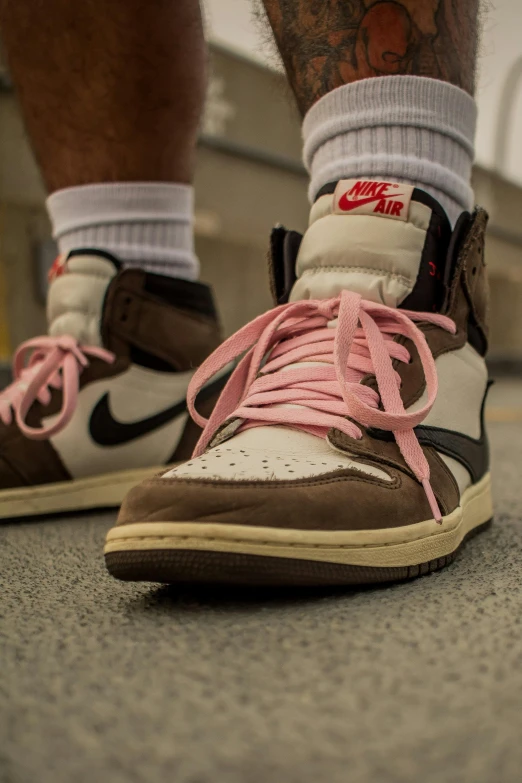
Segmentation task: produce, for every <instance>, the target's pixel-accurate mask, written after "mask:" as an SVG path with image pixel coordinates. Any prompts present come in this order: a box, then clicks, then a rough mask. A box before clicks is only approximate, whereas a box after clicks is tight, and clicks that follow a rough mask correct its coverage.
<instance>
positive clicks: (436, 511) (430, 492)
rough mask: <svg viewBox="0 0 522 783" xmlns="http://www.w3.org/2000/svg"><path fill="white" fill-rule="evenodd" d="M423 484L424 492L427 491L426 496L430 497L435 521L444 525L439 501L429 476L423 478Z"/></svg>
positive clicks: (429, 501) (429, 500)
mask: <svg viewBox="0 0 522 783" xmlns="http://www.w3.org/2000/svg"><path fill="white" fill-rule="evenodd" d="M422 486H423V487H424V492H425V493H426V497H427V498H428V503H429V504H430V508H431V511H432V514H433V518H434V519H435V522H436V523H437V524H438V525H442V514H441V513H440V508H439V504H438V503H437V499H436V497H435V493H434V492H433V489H432V487H431V484H430V480H429V479H428V478H425V479H422Z"/></svg>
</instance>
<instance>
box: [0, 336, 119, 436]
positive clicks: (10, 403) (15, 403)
mask: <svg viewBox="0 0 522 783" xmlns="http://www.w3.org/2000/svg"><path fill="white" fill-rule="evenodd" d="M89 357H91V358H97V359H102V360H103V361H104V362H108V363H109V364H112V363H113V362H114V360H115V358H116V357H115V356H114V354H112V353H110V351H106V350H105V349H104V348H98V347H96V346H84V345H79V344H78V343H77V341H76V340H75V339H74V338H72V337H67V336H65V337H36V338H34V339H33V340H27V341H26V342H25V343H22V345H20V347H19V348H18V350H17V351H16V353H15V355H14V359H13V378H14V380H13V383H11V384H10V385H9V386H8V387H7V388H6V389H4V390H3V392H2V393H1V394H0V420H1V421H3V423H4V424H7V425H9V424H10V423H11V421H12V419H13V415H14V417H15V420H16V423H17V425H18V428H19V429H20V431H21V432H22V433H23V434H24V435H25V436H26V437H27V438H32V439H33V440H44V439H46V438H50V437H51V436H52V435H55V434H56V433H57V432H59V431H60V430H62V429H63V428H64V427H65V426H66V425H67V424H68V423H69V421H70V420H71V417H72V415H73V413H74V410H75V408H76V402H77V399H78V388H79V377H80V373H81V371H82V370H83V368H84V367H86V366H87V365H88V364H89ZM51 389H63V400H62V407H61V410H60V411H59V413H58V414H57V417H56V419H55V420H54V421H53V423H52V424H48V425H45V426H42V427H31V426H30V425H29V424H27V421H26V416H27V413H28V412H29V409H30V408H31V406H32V405H33V403H34V402H36V400H38V401H39V402H41V403H42V404H43V405H48V404H49V402H50V400H51Z"/></svg>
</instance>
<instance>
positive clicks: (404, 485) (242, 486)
mask: <svg viewBox="0 0 522 783" xmlns="http://www.w3.org/2000/svg"><path fill="white" fill-rule="evenodd" d="M387 472H388V473H389V474H390V476H391V477H392V481H390V482H386V481H382V480H380V479H377V478H373V477H370V476H366V475H365V474H363V473H361V472H359V471H355V470H344V471H339V472H337V473H332V474H329V475H325V476H321V477H319V478H317V479H315V480H309V479H308V480H302V481H278V482H276V481H252V482H249V481H245V482H243V481H237V482H224V481H211V480H206V481H194V480H181V479H164V478H161V477H155V478H153V479H149V480H148V481H144V482H143V483H142V484H140V485H139V486H137V487H135V488H134V489H132V490H131V491H130V492H129V494H128V495H127V497H126V498H125V500H124V502H123V505H122V508H121V510H120V515H119V517H118V524H119V525H125V524H130V523H135V522H201V523H211V522H213V523H219V524H230V525H253V526H256V527H281V528H291V529H298V530H338V531H339V530H378V529H382V528H389V527H400V526H402V525H410V524H413V523H415V522H421V521H422V520H425V519H430V518H431V517H432V513H431V510H430V507H429V505H428V501H427V500H426V495H425V493H424V490H423V488H422V486H421V485H420V484H418V482H417V481H415V480H414V479H411V478H410V477H409V476H408V475H406V474H405V473H403V472H402V471H399V470H395V469H393V468H389V469H388V471H387Z"/></svg>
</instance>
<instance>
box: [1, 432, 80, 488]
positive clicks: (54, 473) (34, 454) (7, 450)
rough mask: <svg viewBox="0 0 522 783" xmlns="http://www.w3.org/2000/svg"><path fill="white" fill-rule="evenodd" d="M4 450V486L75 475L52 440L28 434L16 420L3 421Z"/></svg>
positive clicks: (25, 484)
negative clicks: (68, 469) (27, 435)
mask: <svg viewBox="0 0 522 783" xmlns="http://www.w3.org/2000/svg"><path fill="white" fill-rule="evenodd" d="M0 453H1V459H0V489H10V488H13V487H23V486H31V485H33V484H50V483H53V482H56V481H67V480H68V479H70V478H71V477H70V475H69V473H68V471H67V470H66V468H65V467H64V465H63V464H62V461H61V460H60V457H59V456H58V454H57V453H56V451H55V450H54V448H53V446H52V444H51V443H50V442H49V441H47V440H29V439H28V438H26V437H24V436H23V435H22V434H21V432H20V430H19V429H18V427H17V425H16V423H15V422H14V421H12V422H11V424H10V425H9V426H6V425H4V424H2V425H0Z"/></svg>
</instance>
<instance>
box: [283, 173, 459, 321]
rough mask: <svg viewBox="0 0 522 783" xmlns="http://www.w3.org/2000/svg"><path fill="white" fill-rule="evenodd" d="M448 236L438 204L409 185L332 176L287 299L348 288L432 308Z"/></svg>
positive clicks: (439, 293) (394, 303)
mask: <svg viewBox="0 0 522 783" xmlns="http://www.w3.org/2000/svg"><path fill="white" fill-rule="evenodd" d="M450 237H451V227H450V224H449V221H448V218H447V217H446V214H445V212H444V210H443V209H442V207H441V206H440V204H438V202H437V201H436V200H435V199H434V198H432V197H431V196H429V195H428V194H427V193H424V192H423V191H421V190H419V189H417V188H414V187H412V186H411V185H404V184H400V183H395V182H376V181H369V180H355V179H350V180H340V181H339V182H337V183H331V184H330V185H327V186H325V188H323V189H322V191H320V193H319V196H318V198H317V200H316V202H315V204H314V205H313V207H312V210H311V213H310V224H309V228H308V230H307V231H306V233H305V235H304V237H303V241H302V243H301V246H300V248H299V253H298V256H297V263H296V277H297V280H296V282H295V283H294V286H293V288H292V291H291V294H290V300H291V301H295V300H298V299H325V298H329V297H333V296H337V295H338V294H339V293H340V292H341V291H342V290H350V291H355V292H356V293H359V294H360V295H361V296H362V297H363V298H364V299H367V300H370V301H372V302H378V303H381V304H385V305H388V306H389V307H399V306H402V307H405V308H407V309H413V310H434V309H435V310H438V309H439V308H440V306H441V304H442V297H443V294H444V265H445V261H446V255H447V250H448V245H449V240H450Z"/></svg>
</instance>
